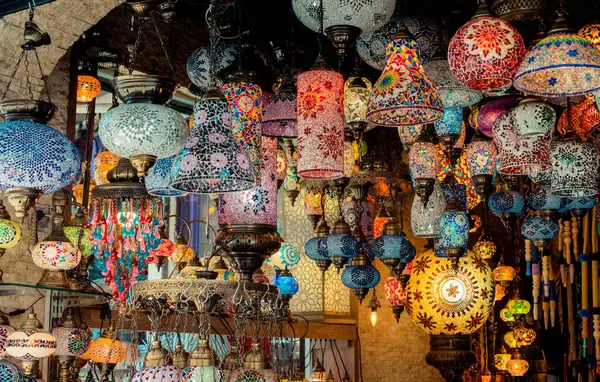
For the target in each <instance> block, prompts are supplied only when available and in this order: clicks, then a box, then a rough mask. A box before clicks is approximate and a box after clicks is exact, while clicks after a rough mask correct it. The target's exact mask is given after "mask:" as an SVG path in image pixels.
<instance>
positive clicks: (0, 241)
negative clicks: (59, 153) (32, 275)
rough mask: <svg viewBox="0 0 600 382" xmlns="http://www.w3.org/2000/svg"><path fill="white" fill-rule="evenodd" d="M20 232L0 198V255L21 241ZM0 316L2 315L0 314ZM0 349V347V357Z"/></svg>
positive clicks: (1, 272)
mask: <svg viewBox="0 0 600 382" xmlns="http://www.w3.org/2000/svg"><path fill="white" fill-rule="evenodd" d="M21 238H22V232H21V227H20V226H19V225H18V224H17V223H15V222H13V221H12V220H10V215H9V214H8V210H7V209H6V207H5V206H4V202H3V201H2V199H0V257H2V256H4V254H5V253H6V250H7V249H11V248H14V247H15V246H16V245H17V244H19V243H20V242H21ZM3 274H4V271H2V270H0V283H3V281H2V275H3ZM0 317H2V315H1V314H0ZM1 354H2V351H1V349H0V358H1Z"/></svg>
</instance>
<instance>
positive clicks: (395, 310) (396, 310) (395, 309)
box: [391, 305, 404, 323]
mask: <svg viewBox="0 0 600 382" xmlns="http://www.w3.org/2000/svg"><path fill="white" fill-rule="evenodd" d="M391 309H392V314H393V315H394V318H395V319H396V323H399V322H400V315H401V314H402V312H404V307H403V306H398V305H396V306H392V307H391Z"/></svg>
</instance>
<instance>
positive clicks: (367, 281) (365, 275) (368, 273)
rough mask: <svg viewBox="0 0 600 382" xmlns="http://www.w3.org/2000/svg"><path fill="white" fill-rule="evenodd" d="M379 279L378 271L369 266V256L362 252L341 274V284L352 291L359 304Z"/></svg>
mask: <svg viewBox="0 0 600 382" xmlns="http://www.w3.org/2000/svg"><path fill="white" fill-rule="evenodd" d="M380 279H381V275H380V274H379V271H378V270H377V269H376V268H375V267H374V266H372V265H371V259H370V258H369V255H367V254H366V253H365V252H363V251H361V252H360V253H359V254H358V255H357V256H356V257H354V258H353V259H352V263H351V264H350V265H349V266H347V267H346V268H345V269H344V271H343V272H342V283H344V285H345V286H347V287H348V288H350V289H352V293H354V295H355V296H356V297H357V298H358V301H359V302H361V303H362V300H363V299H364V298H365V296H366V295H367V293H369V289H371V288H375V287H376V286H377V284H379V280H380Z"/></svg>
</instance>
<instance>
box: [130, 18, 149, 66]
mask: <svg viewBox="0 0 600 382" xmlns="http://www.w3.org/2000/svg"><path fill="white" fill-rule="evenodd" d="M145 23H146V19H145V18H144V19H141V20H140V25H139V26H138V30H137V35H136V37H135V43H134V45H133V51H132V52H131V57H130V58H129V65H128V68H127V69H128V71H129V74H130V75H131V74H132V73H133V67H134V65H135V60H136V59H137V55H138V51H139V48H140V42H141V40H142V28H143V27H144V24H145Z"/></svg>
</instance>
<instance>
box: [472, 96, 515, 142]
mask: <svg viewBox="0 0 600 382" xmlns="http://www.w3.org/2000/svg"><path fill="white" fill-rule="evenodd" d="M518 103H519V101H518V99H517V98H516V97H511V96H508V97H502V98H498V99H496V100H493V101H490V102H488V103H486V104H485V105H483V106H482V107H481V109H480V110H479V114H478V118H477V129H478V130H479V131H481V132H482V133H483V134H484V135H486V136H488V137H490V138H492V136H493V133H492V131H493V130H494V124H495V123H496V120H497V119H498V118H500V116H502V115H503V114H504V113H506V112H508V111H510V110H511V109H513V108H514V107H515V106H517V105H518Z"/></svg>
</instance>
